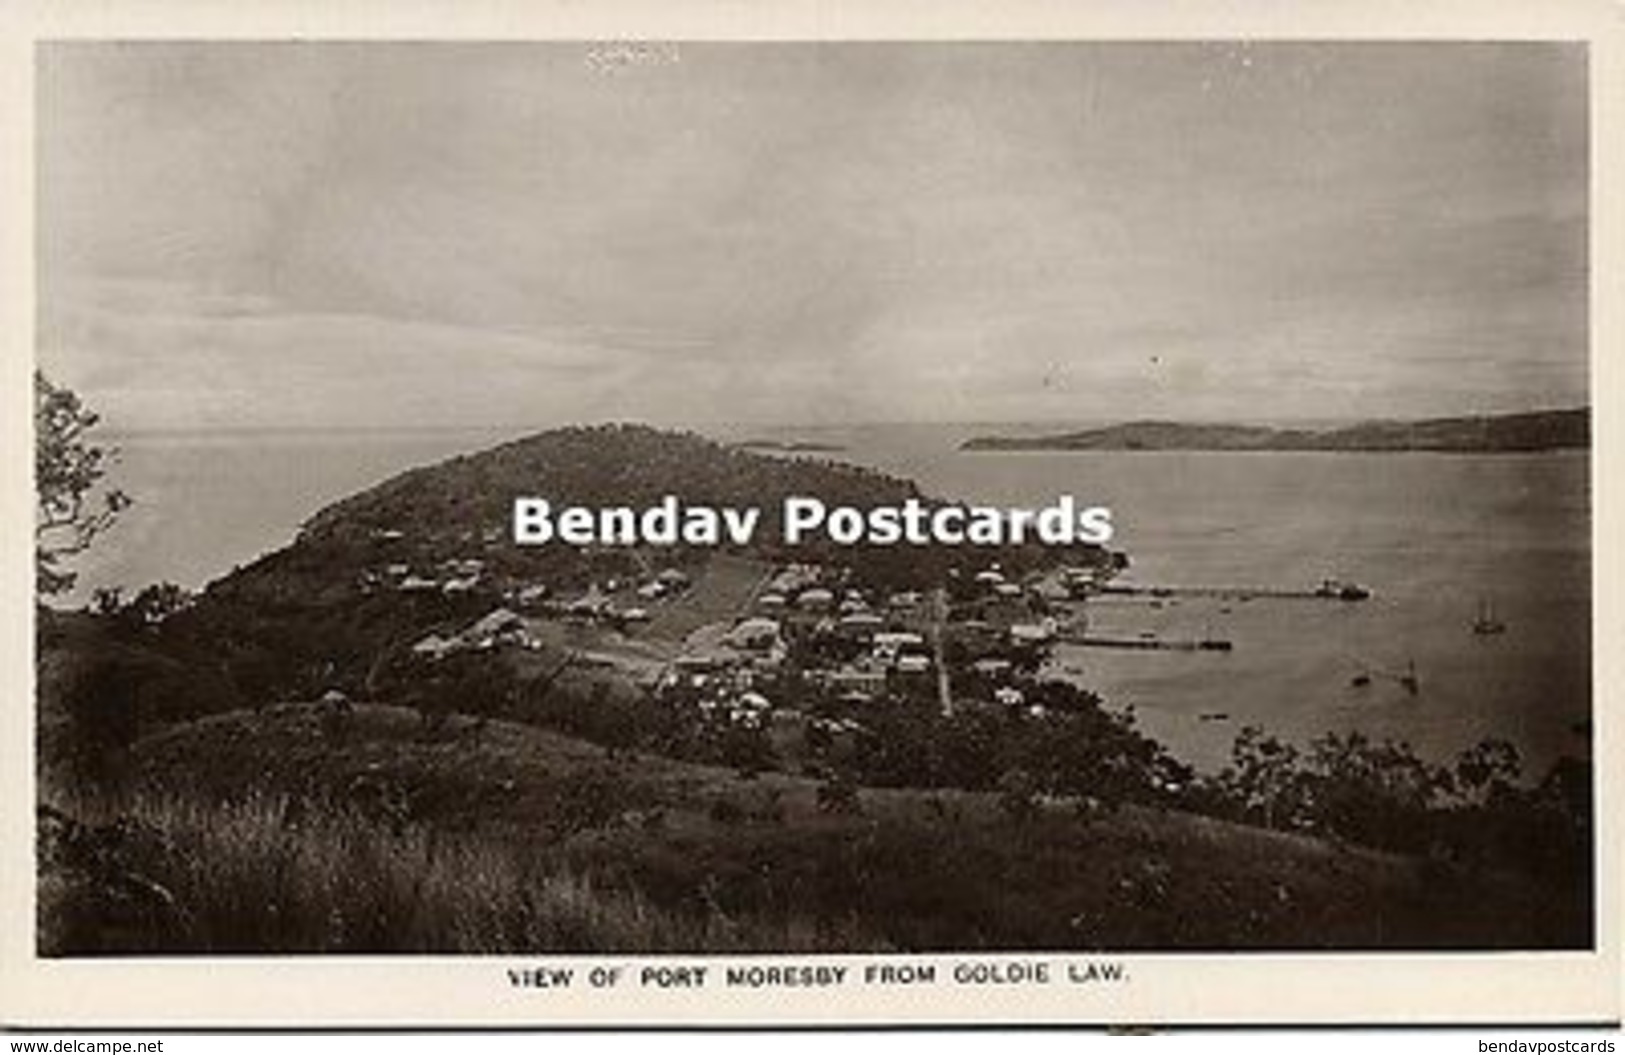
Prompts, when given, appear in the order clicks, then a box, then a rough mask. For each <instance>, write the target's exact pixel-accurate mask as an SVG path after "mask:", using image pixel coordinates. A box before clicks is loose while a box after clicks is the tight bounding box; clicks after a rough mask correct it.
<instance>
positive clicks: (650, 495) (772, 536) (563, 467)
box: [207, 425, 1104, 607]
mask: <svg viewBox="0 0 1625 1055" xmlns="http://www.w3.org/2000/svg"><path fill="white" fill-rule="evenodd" d="M667 495H672V496H675V497H676V498H677V500H678V501H679V502H680V503H681V504H682V505H683V506H684V507H690V508H691V507H695V506H710V507H714V508H723V507H733V508H741V509H744V508H749V509H757V510H759V511H760V514H761V519H760V522H759V523H758V524H757V525H756V529H755V533H754V536H753V542H752V543H751V545H749V546H747V547H745V549H746V550H747V551H748V554H749V555H752V556H756V557H760V558H763V559H767V560H808V561H818V560H835V561H837V562H839V563H842V564H846V565H850V566H852V567H854V568H855V569H857V570H861V571H862V572H863V573H864V575H865V576H866V577H867V578H869V579H870V580H872V581H874V582H875V583H877V584H883V585H892V586H895V587H897V588H903V587H905V586H907V587H909V588H912V587H915V586H918V585H920V584H922V583H932V582H935V581H939V580H940V578H941V575H942V573H943V572H944V571H945V569H946V568H947V567H950V566H953V565H954V564H956V563H958V562H962V561H963V560H965V559H966V557H965V555H964V554H961V553H956V552H955V550H954V548H953V547H937V546H868V547H866V546H853V547H835V546H834V545H833V544H832V543H828V542H817V541H808V542H805V543H803V544H802V545H799V546H795V547H782V546H780V545H779V540H780V539H781V538H782V530H781V525H780V520H781V518H782V511H783V505H784V500H785V499H786V498H787V497H790V496H806V497H811V498H817V499H819V500H820V501H822V502H824V503H825V504H826V505H827V506H829V507H831V508H834V507H835V506H851V507H854V508H857V509H869V508H873V507H876V506H890V505H897V504H899V503H901V502H903V501H905V500H906V499H909V498H918V499H920V500H921V501H923V502H926V503H927V504H932V505H935V504H940V501H941V500H938V499H934V498H933V497H931V496H926V495H923V494H921V493H920V491H919V489H918V487H917V486H916V485H915V484H914V483H912V482H910V481H908V480H903V479H899V478H897V477H893V476H888V475H886V474H884V473H880V472H877V471H875V470H872V469H867V468H863V467H860V466H855V465H848V464H843V463H840V462H835V461H828V460H822V459H813V458H785V457H782V456H772V455H765V454H756V453H752V452H749V451H744V450H740V449H738V448H736V447H730V446H727V445H724V444H721V443H716V442H713V441H711V440H708V439H705V438H703V437H701V436H697V435H694V434H691V433H683V432H671V431H663V430H658V429H654V428H650V427H647V426H642V425H602V426H592V427H570V428H563V429H556V430H553V431H549V432H543V433H539V434H537V435H534V436H530V437H527V438H525V439H520V440H516V441H513V442H511V443H507V444H504V445H502V446H498V447H494V448H491V449H489V450H485V451H480V452H478V453H474V454H468V455H462V456H459V457H455V458H452V459H449V460H447V461H444V462H440V463H439V464H436V465H430V466H425V467H423V468H418V469H413V470H409V471H407V472H404V473H401V474H400V475H398V476H395V477H392V478H390V479H388V480H385V481H384V482H382V483H380V484H378V485H377V486H375V487H372V488H369V489H368V490H365V491H362V492H360V493H358V494H355V495H353V496H351V497H349V498H345V499H342V500H340V501H338V502H336V503H334V504H332V505H330V506H328V507H327V508H325V509H323V510H321V511H320V512H318V513H316V514H315V515H314V516H313V517H311V519H310V520H309V521H307V522H306V524H305V527H304V528H303V530H302V531H301V532H300V534H299V537H298V538H297V539H296V540H295V541H294V543H293V544H292V545H290V546H288V547H286V548H285V549H283V550H280V551H278V552H277V553H273V554H270V555H268V556H266V557H264V558H262V559H261V560H259V561H257V562H255V563H254V564H253V565H251V566H249V567H247V568H243V569H240V570H239V571H237V572H235V573H234V574H232V575H230V576H227V577H226V578H225V579H222V580H220V581H219V582H217V583H215V584H214V585H213V586H211V587H210V589H209V590H208V591H207V592H208V595H209V597H210V599H213V600H215V601H222V600H226V599H233V598H234V599H236V600H240V601H254V602H255V603H259V602H263V601H265V600H267V599H270V600H273V601H275V602H277V603H278V604H281V603H287V604H291V605H296V606H300V607H303V606H304V605H305V604H306V603H308V601H310V600H312V599H315V598H318V597H320V598H324V599H337V597H338V596H339V595H345V594H348V593H350V592H352V591H353V589H354V588H355V586H356V583H357V582H358V581H360V580H361V579H364V578H366V577H367V576H368V575H369V574H370V575H372V576H373V577H376V576H377V575H378V574H380V572H381V570H382V569H385V568H387V567H390V566H394V567H402V566H409V567H410V568H411V569H412V571H413V572H414V573H416V572H420V571H425V570H427V569H432V568H436V567H438V566H440V565H442V564H443V563H445V562H448V561H467V560H470V559H478V560H480V561H482V562H483V564H484V567H485V576H484V578H485V581H487V582H497V581H502V580H508V581H513V582H518V581H524V582H536V581H541V582H546V583H548V584H549V585H550V586H552V587H553V588H555V589H557V588H561V587H569V586H575V585H585V584H586V583H588V582H591V581H594V580H595V579H597V578H600V577H602V576H605V575H619V574H624V573H625V572H626V571H627V567H623V565H627V562H628V561H629V560H632V558H631V556H630V555H629V554H628V553H627V552H626V550H625V548H624V547H620V548H617V547H576V546H567V545H563V544H559V543H550V544H547V545H541V546H517V545H515V544H514V542H513V540H512V530H513V529H512V517H513V503H514V500H515V499H516V498H520V497H536V498H543V499H546V500H547V501H549V502H550V503H552V504H553V506H554V508H555V509H557V508H560V507H563V506H585V507H589V508H594V509H601V508H608V507H628V508H631V509H634V510H637V509H643V508H648V507H652V506H655V505H657V504H659V503H660V502H661V501H662V499H664V498H665V496H667ZM713 549H714V548H713V547H700V548H696V547H692V546H684V545H678V546H675V547H672V548H670V549H669V550H668V551H667V552H666V553H665V554H664V555H663V556H662V558H661V559H662V560H663V561H675V562H677V563H691V562H703V561H704V560H706V559H708V558H709V556H710V555H711V552H712V551H713ZM1103 555H1104V551H1102V550H1100V548H1099V547H1092V546H1087V545H1085V544H1080V545H1079V546H1078V547H1067V548H1065V552H1062V548H1059V547H1050V548H1049V549H1048V551H1047V552H1046V550H1045V547H1042V546H1040V545H1038V544H1036V543H1031V544H1028V545H1026V546H1021V547H997V548H994V547H985V546H984V547H978V552H977V557H978V559H980V560H983V561H994V560H998V561H1003V562H1005V563H1006V565H1007V567H1008V568H1009V569H1010V570H1011V571H1020V570H1022V569H1024V568H1027V567H1030V566H1034V565H1037V564H1040V563H1044V562H1054V561H1057V560H1070V561H1080V560H1090V559H1099V558H1101V557H1103ZM637 566H638V565H637V564H636V563H633V564H631V565H629V567H630V568H632V569H634V570H635V569H636V567H637Z"/></svg>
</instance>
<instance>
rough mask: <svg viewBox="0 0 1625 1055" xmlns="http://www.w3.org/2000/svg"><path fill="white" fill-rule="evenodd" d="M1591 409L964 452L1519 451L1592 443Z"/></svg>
mask: <svg viewBox="0 0 1625 1055" xmlns="http://www.w3.org/2000/svg"><path fill="white" fill-rule="evenodd" d="M1590 442H1591V410H1590V408H1589V407H1580V408H1576V409H1572V410H1540V411H1532V412H1528V413H1520V414H1488V415H1478V416H1473V417H1454V418H1425V419H1421V420H1416V421H1365V422H1360V423H1359V424H1356V425H1344V426H1338V427H1335V428H1322V429H1307V428H1271V427H1269V426H1265V425H1220V424H1189V423H1183V422H1173V421H1131V422H1126V423H1124V424H1120V425H1110V426H1107V427H1106V428H1099V429H1085V430H1083V431H1080V432H1067V433H1059V434H1054V435H1048V436H978V437H975V438H973V439H969V440H966V441H965V442H964V443H962V444H960V447H959V449H960V450H964V451H1442V452H1451V453H1460V454H1468V453H1514V452H1527V451H1551V450H1567V449H1574V448H1581V449H1583V448H1586V447H1589V446H1590Z"/></svg>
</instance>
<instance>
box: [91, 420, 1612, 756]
mask: <svg viewBox="0 0 1625 1055" xmlns="http://www.w3.org/2000/svg"><path fill="white" fill-rule="evenodd" d="M522 431H523V430H516V429H508V430H490V429H479V430H467V431H457V430H440V431H426V432H267V433H253V434H249V433H213V434H198V433H185V434H182V433H174V434H164V435H145V436H139V435H137V436H126V437H122V438H120V439H119V441H118V444H119V447H120V452H121V453H120V461H119V463H118V465H117V468H116V470H115V472H116V479H117V482H118V484H119V485H120V486H121V487H123V488H124V489H125V490H127V491H128V492H129V493H130V494H131V495H132V496H133V497H134V498H135V499H136V505H135V506H134V507H133V508H132V509H131V510H130V511H129V512H128V513H127V514H126V516H125V517H124V519H123V522H122V523H120V524H119V525H118V526H117V527H116V528H115V529H114V530H113V531H112V532H110V533H109V534H108V535H107V536H106V537H105V538H104V539H102V540H99V541H98V544H97V545H96V546H95V547H93V548H92V550H91V551H90V552H89V553H87V554H86V555H85V557H84V558H83V559H82V560H81V561H80V563H79V565H78V567H79V568H80V570H81V584H80V589H79V590H78V591H77V592H76V595H75V597H76V598H77V599H80V600H82V599H83V598H84V597H86V596H88V592H89V590H90V589H91V588H93V587H94V586H97V585H104V584H115V583H117V584H123V585H125V586H126V587H134V586H139V585H140V584H142V583H146V582H154V581H159V580H165V579H167V580H171V581H176V582H179V583H181V584H183V585H186V586H191V587H197V586H201V585H203V584H204V583H206V582H207V581H209V580H211V579H213V578H215V577H217V576H219V575H223V574H225V573H227V572H229V571H230V570H231V568H232V567H233V566H234V565H237V564H241V563H245V562H247V561H250V560H252V559H253V558H255V557H256V556H258V555H259V554H261V553H263V552H266V551H268V550H271V549H274V548H277V547H279V546H282V545H285V544H286V543H287V542H289V541H290V540H291V539H292V537H293V535H294V533H295V532H296V531H297V529H298V526H299V524H300V523H301V522H303V521H304V519H305V518H307V517H308V516H309V515H310V514H312V513H314V512H315V511H316V510H317V509H319V508H321V507H322V506H323V505H325V504H326V503H328V502H331V501H333V500H335V499H338V498H341V497H343V496H345V495H347V494H350V493H352V492H354V491H356V490H359V489H361V488H363V487H367V486H369V485H371V484H373V483H376V482H378V481H380V480H382V479H384V478H385V477H387V476H389V475H391V474H393V473H395V472H398V471H400V470H403V469H406V468H409V467H411V466H414V465H421V464H425V463H429V462H433V461H437V460H439V459H441V458H445V457H448V456H451V455H453V454H457V453H462V452H467V451H473V450H478V449H481V448H483V447H486V446H489V445H491V444H494V443H496V442H499V441H501V440H503V439H506V438H509V437H512V436H514V435H518V434H520V433H521V432H522ZM711 431H713V432H714V433H715V434H717V435H718V436H720V437H725V438H740V437H741V436H743V435H746V434H749V435H753V436H754V435H766V436H769V437H773V436H778V437H782V438H795V439H803V440H812V441H818V442H824V443H831V444H838V445H840V446H841V447H842V448H843V450H841V451H840V452H838V453H835V454H831V455H821V456H827V457H836V458H840V459H844V460H850V461H854V462H859V463H862V464H867V465H871V466H874V467H877V468H880V469H884V470H887V471H890V472H894V473H897V474H899V475H903V476H907V477H910V478H912V479H914V480H917V481H918V482H919V483H920V484H921V486H922V487H923V488H924V489H925V490H926V491H927V492H928V493H931V494H935V495H941V496H946V497H954V498H960V499H965V500H970V501H979V502H986V503H990V504H999V505H1022V504H1031V505H1034V506H1037V505H1042V504H1046V503H1048V502H1051V501H1053V500H1054V499H1055V498H1056V497H1057V496H1058V495H1061V494H1072V495H1074V496H1076V498H1077V499H1078V501H1079V502H1080V503H1083V504H1103V505H1108V506H1110V507H1111V508H1112V510H1113V522H1114V525H1115V527H1116V530H1117V535H1116V538H1115V539H1114V542H1113V545H1114V547H1119V548H1122V549H1125V550H1127V551H1128V553H1129V554H1130V556H1131V559H1132V562H1133V564H1132V568H1131V569H1130V572H1129V574H1128V576H1127V581H1134V582H1142V583H1148V584H1172V585H1179V586H1232V585H1241V586H1259V587H1293V588H1296V587H1309V586H1313V585H1314V584H1316V583H1318V582H1319V581H1320V580H1321V579H1323V578H1326V577H1328V576H1335V577H1339V578H1343V579H1349V580H1353V581H1356V582H1359V583H1361V584H1364V585H1366V586H1368V587H1370V588H1371V589H1372V590H1373V591H1374V596H1373V597H1372V598H1371V599H1370V600H1367V601H1363V602H1352V603H1346V602H1337V601H1328V600H1301V599H1300V600H1283V599H1270V598H1262V597H1259V598H1254V599H1252V600H1248V601H1242V600H1239V599H1229V598H1214V597H1202V598H1193V597H1174V598H1149V597H1135V598H1117V599H1111V600H1100V601H1095V602H1092V603H1091V605H1090V613H1089V614H1090V626H1091V630H1092V631H1098V632H1101V633H1104V634H1109V635H1115V636H1124V637H1135V636H1139V635H1144V634H1149V633H1154V634H1157V635H1160V636H1163V637H1168V638H1174V637H1180V638H1188V637H1202V636H1213V637H1222V638H1228V639H1230V640H1232V641H1233V642H1234V643H1235V648H1234V650H1233V651H1231V652H1157V651H1128V650H1122V651H1120V650H1107V649H1094V648H1080V647H1072V646H1062V647H1061V648H1060V649H1059V650H1058V654H1057V657H1056V663H1057V666H1058V668H1059V669H1060V671H1061V672H1063V673H1064V674H1065V675H1066V676H1068V677H1074V678H1077V679H1078V680H1079V681H1081V682H1082V683H1084V684H1087V685H1089V686H1090V687H1092V688H1094V689H1096V690H1097V691H1099V692H1100V693H1101V694H1102V695H1103V696H1104V697H1105V698H1106V699H1107V701H1108V702H1109V703H1110V704H1111V705H1112V706H1116V707H1127V706H1132V707H1133V708H1134V710H1135V715H1136V718H1137V720H1138V721H1139V723H1140V725H1141V727H1142V728H1144V729H1145V730H1146V731H1147V732H1149V733H1150V734H1152V735H1154V736H1156V737H1157V738H1158V739H1160V740H1162V741H1163V742H1164V743H1166V744H1168V745H1169V746H1170V748H1172V749H1173V750H1174V752H1175V753H1176V754H1178V755H1180V756H1181V757H1183V758H1185V759H1187V760H1188V761H1191V762H1193V763H1195V764H1197V765H1199V766H1201V767H1203V768H1213V767H1216V766H1218V765H1220V764H1222V763H1223V761H1224V759H1225V757H1226V755H1227V753H1228V749H1229V745H1230V743H1231V741H1232V740H1233V739H1234V737H1235V734H1236V733H1237V731H1239V729H1240V728H1241V726H1243V725H1245V724H1249V723H1251V724H1257V725H1262V726H1264V727H1266V728H1268V729H1269V730H1271V731H1272V732H1275V733H1277V734H1279V735H1281V736H1283V737H1285V738H1288V739H1291V740H1294V741H1297V742H1300V743H1302V742H1306V741H1308V740H1309V739H1311V738H1313V737H1314V736H1317V735H1320V734H1322V733H1325V732H1330V731H1337V732H1347V731H1350V730H1359V731H1363V732H1365V733H1367V734H1368V735H1370V736H1373V737H1377V738H1382V737H1388V738H1392V739H1395V740H1404V741H1407V742H1409V743H1410V744H1411V745H1412V746H1414V747H1415V748H1416V749H1417V750H1418V751H1419V752H1420V753H1422V754H1423V755H1425V756H1428V757H1432V758H1435V759H1440V760H1442V759H1445V758H1448V757H1449V756H1451V755H1453V754H1454V753H1456V752H1457V751H1459V750H1461V749H1463V748H1465V747H1468V746H1470V745H1471V744H1473V743H1474V742H1476V741H1477V740H1479V739H1481V738H1483V737H1489V736H1496V737H1502V738H1505V739H1507V740H1510V741H1512V742H1513V743H1514V744H1516V745H1517V746H1518V748H1519V750H1520V751H1521V752H1522V753H1523V755H1524V759H1525V768H1526V771H1527V772H1528V773H1529V774H1530V775H1536V774H1538V773H1539V772H1540V771H1542V770H1544V768H1545V767H1546V766H1547V765H1549V763H1550V762H1551V761H1552V760H1553V759H1554V758H1556V757H1557V756H1558V755H1560V754H1565V753H1567V754H1577V755H1583V754H1585V753H1587V750H1588V742H1589V737H1590V732H1589V720H1590V715H1591V688H1590V655H1591V631H1590V605H1591V600H1590V599H1591V567H1590V516H1589V480H1588V477H1589V458H1588V457H1587V455H1585V454H1584V453H1583V452H1572V453H1550V454H1533V455H1483V456H1480V455H1434V454H1359V453H1277V452H1271V453H1240V452H1234V453H1232V452H1087V453H1085V452H1066V453H969V452H960V451H958V450H957V449H956V448H957V444H958V441H959V440H961V439H963V438H964V437H966V436H968V435H971V434H973V433H977V432H987V431H994V430H992V429H989V427H987V426H981V427H979V428H977V427H966V428H954V427H946V426H943V427H938V426H930V427H923V426H872V427H862V428H848V429H818V430H809V429H799V430H778V431H774V432H763V430H759V429H752V430H711ZM1486 600H1487V601H1489V602H1491V603H1493V606H1494V610H1495V614H1496V616H1497V618H1498V619H1500V620H1501V621H1502V622H1504V623H1505V627H1506V629H1505V631H1504V632H1503V633H1499V634H1492V635H1485V634H1475V633H1474V632H1473V626H1472V624H1473V620H1474V618H1475V616H1476V615H1477V614H1478V612H1479V610H1480V607H1481V605H1482V604H1483V603H1485V602H1486ZM1412 664H1414V669H1415V671H1416V674H1417V681H1418V691H1417V692H1415V693H1414V694H1413V693H1412V692H1410V691H1409V690H1408V689H1407V688H1406V687H1405V686H1404V685H1403V684H1402V683H1401V681H1400V678H1399V676H1398V675H1401V674H1403V673H1405V672H1406V671H1408V670H1409V669H1410V668H1411V665H1412ZM1360 675H1365V676H1366V679H1368V680H1367V683H1366V684H1364V685H1356V684H1355V681H1356V680H1358V679H1359V676H1360ZM1219 715H1223V717H1217V716H1219Z"/></svg>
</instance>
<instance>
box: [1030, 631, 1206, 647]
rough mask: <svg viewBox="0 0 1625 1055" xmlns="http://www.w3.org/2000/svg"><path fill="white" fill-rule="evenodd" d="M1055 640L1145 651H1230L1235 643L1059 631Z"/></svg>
mask: <svg viewBox="0 0 1625 1055" xmlns="http://www.w3.org/2000/svg"><path fill="white" fill-rule="evenodd" d="M1056 640H1057V641H1060V642H1062V643H1063V644H1068V645H1081V646H1083V647H1084V648H1132V649H1139V650H1142V651H1147V652H1230V651H1233V650H1234V649H1235V647H1236V646H1235V644H1234V643H1233V642H1231V641H1230V640H1229V639H1227V638H1215V637H1203V638H1162V637H1114V636H1110V635H1105V634H1069V633H1064V632H1063V633H1061V634H1060V635H1058V636H1057V637H1056Z"/></svg>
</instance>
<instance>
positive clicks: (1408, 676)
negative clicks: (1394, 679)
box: [1399, 659, 1422, 696]
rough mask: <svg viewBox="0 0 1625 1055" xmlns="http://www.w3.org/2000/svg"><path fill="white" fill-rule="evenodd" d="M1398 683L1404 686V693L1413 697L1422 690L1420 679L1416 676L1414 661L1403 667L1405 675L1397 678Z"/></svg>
mask: <svg viewBox="0 0 1625 1055" xmlns="http://www.w3.org/2000/svg"><path fill="white" fill-rule="evenodd" d="M1399 683H1400V684H1401V685H1403V686H1405V691H1406V692H1408V693H1410V694H1411V695H1412V696H1415V695H1416V694H1417V693H1418V692H1420V691H1421V689H1422V682H1421V679H1420V678H1418V677H1417V676H1416V660H1414V659H1413V660H1411V661H1410V663H1408V664H1407V665H1406V667H1405V673H1404V674H1401V675H1400V676H1399Z"/></svg>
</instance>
